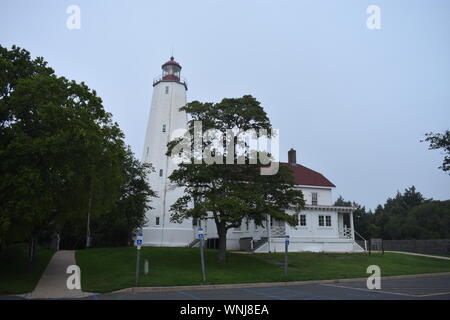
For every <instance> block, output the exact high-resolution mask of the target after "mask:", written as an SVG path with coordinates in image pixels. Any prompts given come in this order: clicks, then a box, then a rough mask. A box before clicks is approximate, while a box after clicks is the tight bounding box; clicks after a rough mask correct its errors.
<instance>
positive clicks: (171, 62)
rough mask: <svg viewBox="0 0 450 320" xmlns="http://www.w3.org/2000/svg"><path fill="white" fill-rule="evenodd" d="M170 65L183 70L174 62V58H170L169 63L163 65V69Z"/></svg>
mask: <svg viewBox="0 0 450 320" xmlns="http://www.w3.org/2000/svg"><path fill="white" fill-rule="evenodd" d="M168 65H175V66H178V67H180V69H181V66H180V64H179V63H178V62H176V61H175V60H174V57H170V60H169V61H167V62H166V63H164V64H163V65H162V67H164V66H168Z"/></svg>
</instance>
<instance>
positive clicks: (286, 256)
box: [284, 235, 289, 277]
mask: <svg viewBox="0 0 450 320" xmlns="http://www.w3.org/2000/svg"><path fill="white" fill-rule="evenodd" d="M288 246H289V236H288V235H286V236H285V240H284V276H285V277H287V275H288Z"/></svg>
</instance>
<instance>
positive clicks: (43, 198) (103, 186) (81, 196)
mask: <svg viewBox="0 0 450 320" xmlns="http://www.w3.org/2000/svg"><path fill="white" fill-rule="evenodd" d="M0 75H1V78H0V175H1V176H2V179H1V181H0V202H1V203H2V206H1V209H0V223H2V226H1V227H0V229H2V231H3V234H1V235H0V237H2V241H3V239H4V238H5V237H6V234H7V233H8V230H9V229H11V228H12V227H13V226H14V228H16V230H17V229H20V230H22V231H23V233H24V234H23V235H24V237H25V238H27V239H28V241H29V247H30V250H29V251H30V261H33V259H34V252H35V248H36V243H37V239H38V236H39V235H40V234H42V233H44V232H46V231H49V230H56V229H58V228H60V227H61V226H63V225H64V223H66V222H67V221H70V220H71V219H73V218H74V217H77V218H78V219H80V220H84V222H85V223H84V225H86V220H85V219H86V218H87V217H86V213H88V214H91V215H93V216H95V215H99V214H101V213H104V212H107V211H111V210H112V208H113V207H114V206H115V205H116V199H117V198H118V197H119V195H120V186H121V185H122V179H123V175H122V171H121V170H122V164H123V162H124V159H125V155H126V150H125V147H124V143H123V133H122V131H121V130H120V129H119V127H118V125H117V124H116V123H113V121H112V116H111V114H109V113H107V112H106V111H105V110H104V109H103V106H102V101H101V99H100V98H99V97H98V96H97V95H96V92H95V91H94V90H91V89H89V88H88V87H87V86H86V85H85V84H84V83H80V84H79V83H76V82H74V81H69V80H67V79H65V78H64V77H57V76H56V75H55V74H54V72H53V70H52V69H51V68H48V67H47V64H46V62H45V61H44V60H43V59H42V58H36V59H34V60H32V59H31V58H30V54H29V52H27V51H26V50H23V49H20V48H17V47H12V49H11V50H8V49H6V48H3V47H1V46H0ZM5 221H6V222H5ZM5 226H6V227H8V226H9V228H6V227H5ZM19 226H20V227H19Z"/></svg>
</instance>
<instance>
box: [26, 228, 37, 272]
mask: <svg viewBox="0 0 450 320" xmlns="http://www.w3.org/2000/svg"><path fill="white" fill-rule="evenodd" d="M36 249H37V239H36V236H35V235H34V234H33V235H31V236H30V238H29V239H28V263H29V264H28V267H29V270H30V271H32V270H33V269H34V266H35V261H36Z"/></svg>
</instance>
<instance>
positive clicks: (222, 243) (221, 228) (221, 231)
mask: <svg viewBox="0 0 450 320" xmlns="http://www.w3.org/2000/svg"><path fill="white" fill-rule="evenodd" d="M227 231H228V230H227V228H226V226H225V223H224V222H219V224H218V225H217V233H218V235H219V262H225V259H226V252H227Z"/></svg>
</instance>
